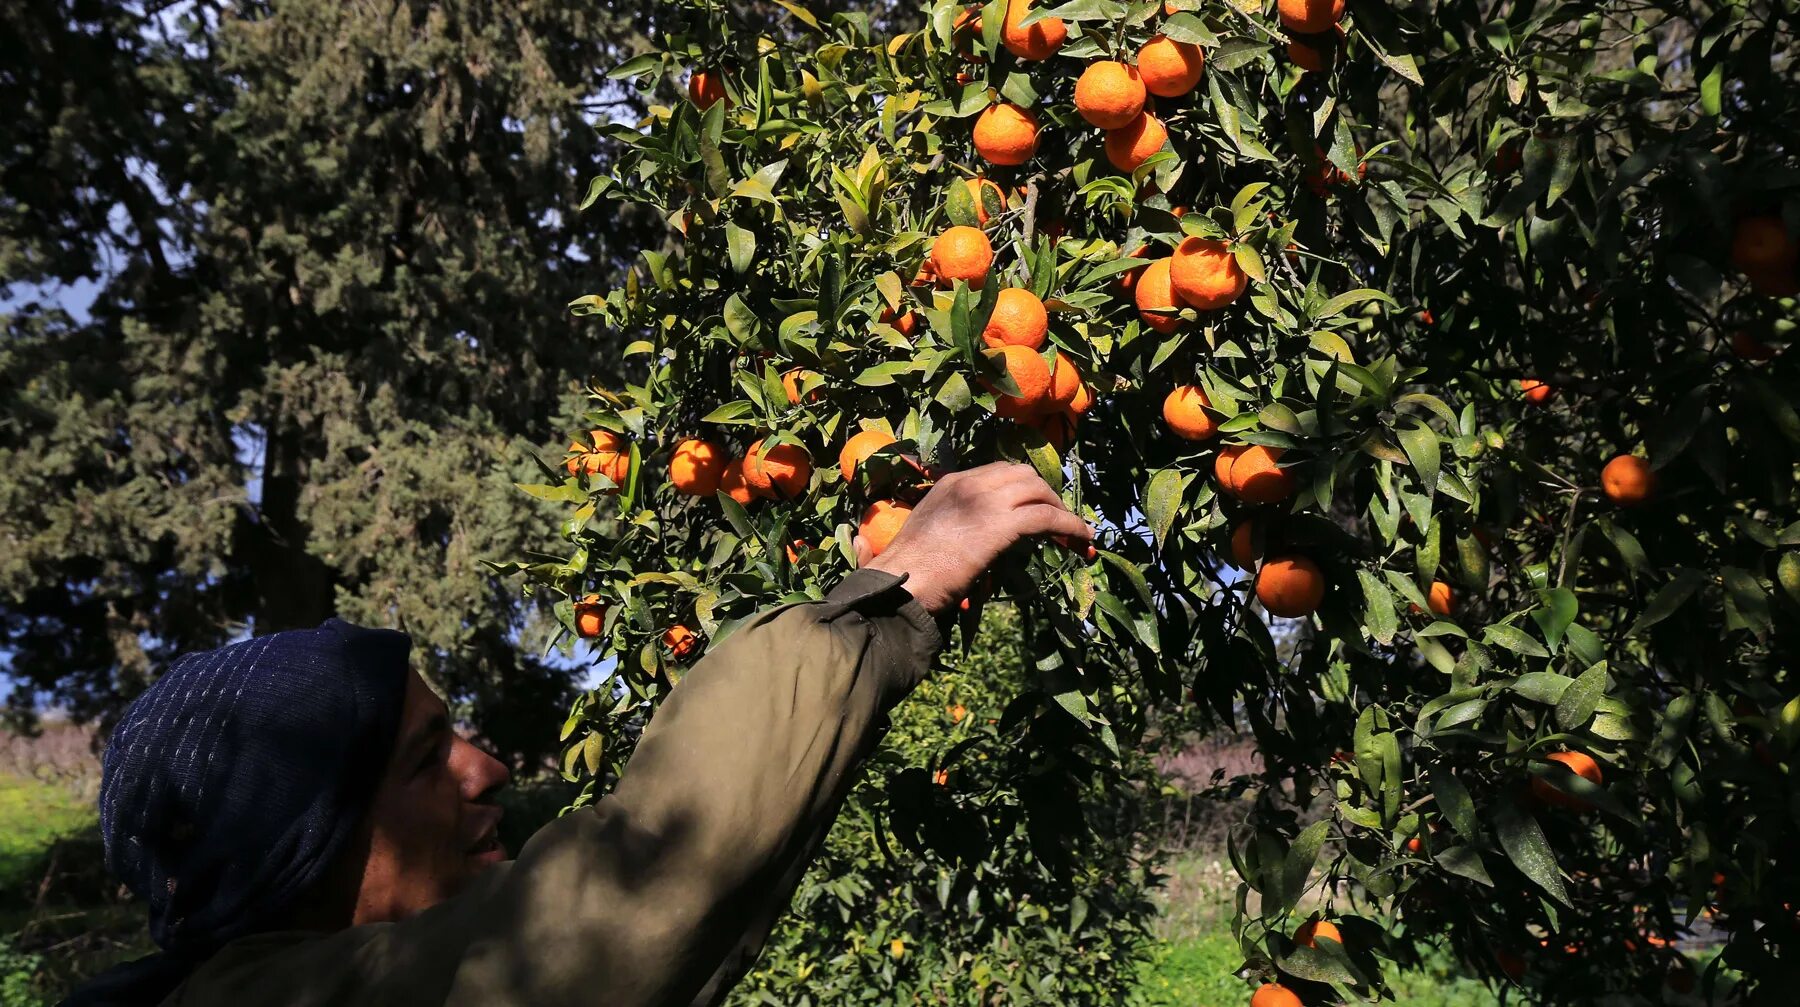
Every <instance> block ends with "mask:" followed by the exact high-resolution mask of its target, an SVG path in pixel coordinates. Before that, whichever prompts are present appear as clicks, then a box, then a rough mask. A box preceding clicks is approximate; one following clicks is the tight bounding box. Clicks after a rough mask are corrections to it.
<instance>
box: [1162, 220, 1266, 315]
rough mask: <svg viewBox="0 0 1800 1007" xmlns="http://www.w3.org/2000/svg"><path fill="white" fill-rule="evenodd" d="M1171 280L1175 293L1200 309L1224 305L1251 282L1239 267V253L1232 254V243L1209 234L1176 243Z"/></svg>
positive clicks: (1170, 269)
mask: <svg viewBox="0 0 1800 1007" xmlns="http://www.w3.org/2000/svg"><path fill="white" fill-rule="evenodd" d="M1169 280H1170V282H1171V283H1173V284H1174V286H1175V296H1176V297H1178V298H1180V299H1181V300H1182V302H1184V303H1186V304H1189V305H1191V306H1193V307H1194V308H1197V309H1199V310H1200V311H1217V310H1218V309H1220V308H1223V307H1225V306H1226V305H1227V304H1230V303H1231V302H1232V301H1235V300H1237V299H1238V295H1240V294H1242V293H1243V292H1244V288H1245V287H1247V286H1249V284H1250V278H1249V277H1248V276H1246V275H1244V271H1243V270H1242V269H1241V268H1239V267H1238V263H1237V256H1235V255H1233V254H1231V246H1229V245H1227V244H1226V243H1225V242H1223V241H1213V240H1210V239H1207V238H1188V239H1186V240H1184V241H1183V242H1182V243H1181V244H1180V245H1178V246H1176V248H1175V254H1174V256H1173V257H1172V261H1171V262H1170V263H1169Z"/></svg>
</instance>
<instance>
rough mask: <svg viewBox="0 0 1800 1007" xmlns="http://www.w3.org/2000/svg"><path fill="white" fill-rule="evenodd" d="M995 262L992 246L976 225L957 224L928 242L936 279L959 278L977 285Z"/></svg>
mask: <svg viewBox="0 0 1800 1007" xmlns="http://www.w3.org/2000/svg"><path fill="white" fill-rule="evenodd" d="M993 264H994V246H993V245H992V244H990V243H989V242H988V236H987V235H985V234H983V233H982V232H981V228H979V227H970V226H968V225H967V224H958V225H957V226H955V227H952V228H950V229H948V230H946V231H945V232H944V233H943V234H940V235H938V237H937V240H936V241H934V242H932V244H931V268H932V271H933V272H934V273H936V274H937V278H938V282H939V283H944V284H951V283H955V282H956V281H957V280H962V281H963V282H965V283H967V284H968V285H969V286H971V287H976V288H979V287H980V286H981V285H982V283H983V282H984V281H986V279H987V272H988V268H989V267H990V266H992V265H993Z"/></svg>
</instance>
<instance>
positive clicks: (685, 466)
mask: <svg viewBox="0 0 1800 1007" xmlns="http://www.w3.org/2000/svg"><path fill="white" fill-rule="evenodd" d="M730 460H731V459H730V458H729V457H728V456H727V455H726V454H725V449H724V448H722V447H720V446H718V445H717V444H714V443H713V442H712V441H703V440H701V439H700V438H698V437H690V438H688V439H687V440H685V441H682V442H681V443H680V444H677V445H675V453H674V454H673V455H671V456H670V457H669V481H670V482H671V483H674V484H675V489H676V491H677V492H679V493H685V494H687V495H688V496H691V497H709V496H712V495H713V494H714V493H717V492H718V491H719V477H720V476H723V475H724V474H725V465H726V463H727V462H729V461H730Z"/></svg>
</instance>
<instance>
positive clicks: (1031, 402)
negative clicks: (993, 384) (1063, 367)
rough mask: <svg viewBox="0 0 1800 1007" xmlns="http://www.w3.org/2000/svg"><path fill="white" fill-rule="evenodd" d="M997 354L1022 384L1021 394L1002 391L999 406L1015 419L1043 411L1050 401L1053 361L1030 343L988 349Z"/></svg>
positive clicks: (1017, 383) (1005, 413) (1006, 415)
mask: <svg viewBox="0 0 1800 1007" xmlns="http://www.w3.org/2000/svg"><path fill="white" fill-rule="evenodd" d="M995 355H998V356H999V357H1000V363H1001V365H1002V366H1004V367H1005V368H1006V373H1007V374H1009V375H1011V376H1012V379H1013V383H1014V384H1016V385H1018V386H1019V394H1018V395H1006V394H1001V395H1000V396H999V397H998V399H997V400H996V401H995V403H994V406H995V410H996V411H997V412H998V413H999V414H1000V415H1001V416H1005V417H1009V418H1012V419H1018V418H1021V417H1029V416H1034V415H1036V414H1037V413H1039V412H1042V411H1043V410H1044V408H1045V407H1046V406H1048V405H1049V404H1050V365H1048V364H1046V363H1044V358H1043V357H1041V356H1039V355H1038V352H1037V351H1036V350H1033V349H1031V348H1030V347H1027V346H1016V345H1012V344H1007V345H1005V346H1000V347H998V348H996V349H993V350H989V351H988V356H990V357H992V356H995Z"/></svg>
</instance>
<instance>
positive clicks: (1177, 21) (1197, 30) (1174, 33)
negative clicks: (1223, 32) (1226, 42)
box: [1158, 11, 1219, 49]
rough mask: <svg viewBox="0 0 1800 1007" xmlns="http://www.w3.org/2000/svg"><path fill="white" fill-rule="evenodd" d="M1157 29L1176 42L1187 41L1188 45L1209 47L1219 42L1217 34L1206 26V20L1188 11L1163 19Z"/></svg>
mask: <svg viewBox="0 0 1800 1007" xmlns="http://www.w3.org/2000/svg"><path fill="white" fill-rule="evenodd" d="M1158 30H1159V31H1161V32H1162V33H1163V34H1164V35H1167V36H1168V37H1170V38H1172V39H1174V40H1175V41H1177V42H1187V43H1189V44H1190V45H1199V46H1205V47H1207V48H1209V49H1210V48H1212V47H1213V46H1216V45H1218V44H1219V36H1217V35H1214V34H1213V33H1212V30H1211V29H1209V28H1207V27H1206V22H1204V21H1202V20H1200V18H1199V16H1198V15H1196V14H1193V13H1190V12H1188V11H1182V12H1180V13H1179V14H1176V15H1175V16H1174V17H1171V18H1169V19H1168V20H1166V21H1164V22H1163V23H1162V24H1161V25H1159V26H1158Z"/></svg>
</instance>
